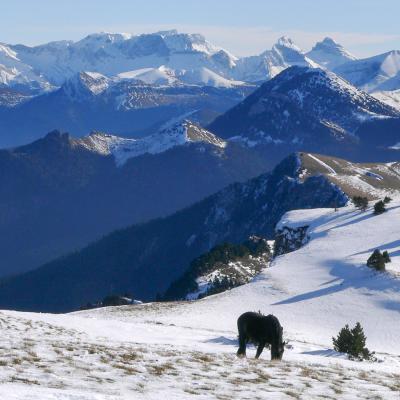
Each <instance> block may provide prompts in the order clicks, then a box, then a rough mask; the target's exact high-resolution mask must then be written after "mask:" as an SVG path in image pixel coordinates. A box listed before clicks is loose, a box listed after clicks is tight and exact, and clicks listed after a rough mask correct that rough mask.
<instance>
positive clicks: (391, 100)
mask: <svg viewBox="0 0 400 400" xmlns="http://www.w3.org/2000/svg"><path fill="white" fill-rule="evenodd" d="M399 86H400V85H399ZM371 96H374V97H375V98H376V99H378V100H379V101H382V102H383V103H386V104H389V105H390V106H391V107H393V108H396V109H397V110H400V89H398V90H392V91H378V92H373V93H371Z"/></svg>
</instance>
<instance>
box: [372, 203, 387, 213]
mask: <svg viewBox="0 0 400 400" xmlns="http://www.w3.org/2000/svg"><path fill="white" fill-rule="evenodd" d="M385 211H386V207H385V203H384V202H383V201H382V200H379V201H378V202H377V203H375V204H374V214H375V215H379V214H382V213H384V212H385Z"/></svg>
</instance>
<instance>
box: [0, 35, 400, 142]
mask: <svg viewBox="0 0 400 400" xmlns="http://www.w3.org/2000/svg"><path fill="white" fill-rule="evenodd" d="M292 66H301V67H309V68H323V69H328V70H330V71H333V72H335V73H336V74H337V75H339V76H341V77H343V78H344V79H346V80H347V81H349V82H351V83H352V84H354V85H355V86H356V87H358V88H361V89H363V90H367V91H369V92H374V93H375V92H376V93H378V96H380V97H379V99H380V100H382V101H384V102H386V101H387V102H388V103H390V104H391V105H392V106H395V107H398V103H397V102H396V101H395V102H394V101H393V96H394V97H396V94H395V93H394V91H395V90H396V89H400V84H399V79H398V73H399V70H400V69H399V62H398V52H396V51H392V52H390V53H387V54H383V55H379V56H376V57H372V58H369V59H364V60H358V59H356V57H355V56H353V55H352V54H350V53H349V52H348V51H347V50H346V49H344V48H343V46H341V45H340V44H338V43H336V42H335V41H334V40H333V39H331V38H325V39H324V40H323V41H321V42H318V43H317V44H316V45H315V46H314V47H313V48H312V50H311V51H309V52H307V53H305V52H304V51H303V50H301V49H300V48H299V47H298V46H297V45H296V44H295V43H294V42H293V40H291V39H290V38H288V37H285V36H284V37H282V38H280V39H279V40H278V41H277V42H276V44H275V45H274V46H272V49H271V50H266V51H264V52H263V53H261V54H259V55H255V56H248V57H236V56H234V55H232V54H231V53H230V52H229V51H227V50H224V49H222V48H220V47H218V46H215V45H213V44H211V43H209V42H208V41H207V40H206V39H205V38H204V37H203V36H202V35H199V34H183V33H178V32H177V31H175V30H172V31H164V32H157V33H153V34H143V35H129V34H112V33H98V34H92V35H89V36H87V37H85V38H83V39H82V40H80V41H77V42H72V41H60V42H50V43H47V44H43V45H40V46H35V47H29V46H24V45H9V44H5V43H3V44H0V146H1V147H5V146H6V147H9V146H15V145H21V144H25V143H27V142H29V141H32V140H35V139H38V138H40V137H42V136H43V134H44V133H45V132H48V131H50V130H52V129H55V128H58V129H60V130H63V131H70V132H71V133H72V134H73V135H75V136H83V135H85V134H86V133H87V132H88V131H91V130H103V131H109V132H113V133H115V134H118V135H122V136H127V137H138V136H144V135H147V134H149V133H153V132H154V131H155V130H157V129H159V128H160V127H161V126H162V125H163V124H165V123H167V122H168V121H169V120H171V119H173V118H177V117H180V116H182V115H186V114H188V113H190V114H192V117H191V119H192V120H193V121H196V122H198V123H200V124H201V125H207V124H209V123H210V122H211V121H212V120H213V119H214V118H215V117H217V116H218V115H220V114H223V113H224V112H225V111H227V110H228V109H230V108H231V107H233V106H234V105H236V104H238V103H239V102H241V101H242V100H243V99H244V98H245V97H246V96H247V95H249V94H250V93H251V92H252V91H253V90H254V89H255V87H256V86H258V85H260V84H261V83H262V82H265V81H266V80H269V79H272V78H273V77H275V76H276V75H278V74H279V73H280V72H282V71H284V70H285V69H287V68H289V67H292Z"/></svg>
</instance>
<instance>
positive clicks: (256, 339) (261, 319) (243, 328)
mask: <svg viewBox="0 0 400 400" xmlns="http://www.w3.org/2000/svg"><path fill="white" fill-rule="evenodd" d="M237 325H238V330H239V350H238V351H237V355H238V357H243V356H246V345H247V343H249V342H251V343H254V344H255V345H258V347H257V353H256V358H258V357H260V355H261V353H262V351H263V349H264V347H265V346H266V345H271V360H281V359H282V355H283V352H284V350H285V344H286V343H285V342H284V341H283V340H282V334H283V328H282V326H281V324H280V323H279V320H278V318H276V317H275V316H273V315H267V316H265V315H262V314H260V313H255V312H245V313H244V314H242V315H241V316H240V317H239V318H238V321H237Z"/></svg>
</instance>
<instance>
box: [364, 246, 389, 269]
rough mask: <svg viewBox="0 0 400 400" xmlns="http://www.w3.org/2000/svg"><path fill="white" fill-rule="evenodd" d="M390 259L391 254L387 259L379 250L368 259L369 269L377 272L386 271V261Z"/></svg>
mask: <svg viewBox="0 0 400 400" xmlns="http://www.w3.org/2000/svg"><path fill="white" fill-rule="evenodd" d="M386 253H387V252H386ZM388 257H389V254H387V257H386V256H384V255H383V254H382V253H381V252H380V251H379V250H378V249H376V250H374V252H373V253H372V254H371V256H370V257H369V258H368V260H367V265H368V267H370V268H374V269H376V270H377V271H384V270H385V262H387V261H385V260H386V259H387V258H388ZM389 259H390V258H389Z"/></svg>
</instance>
